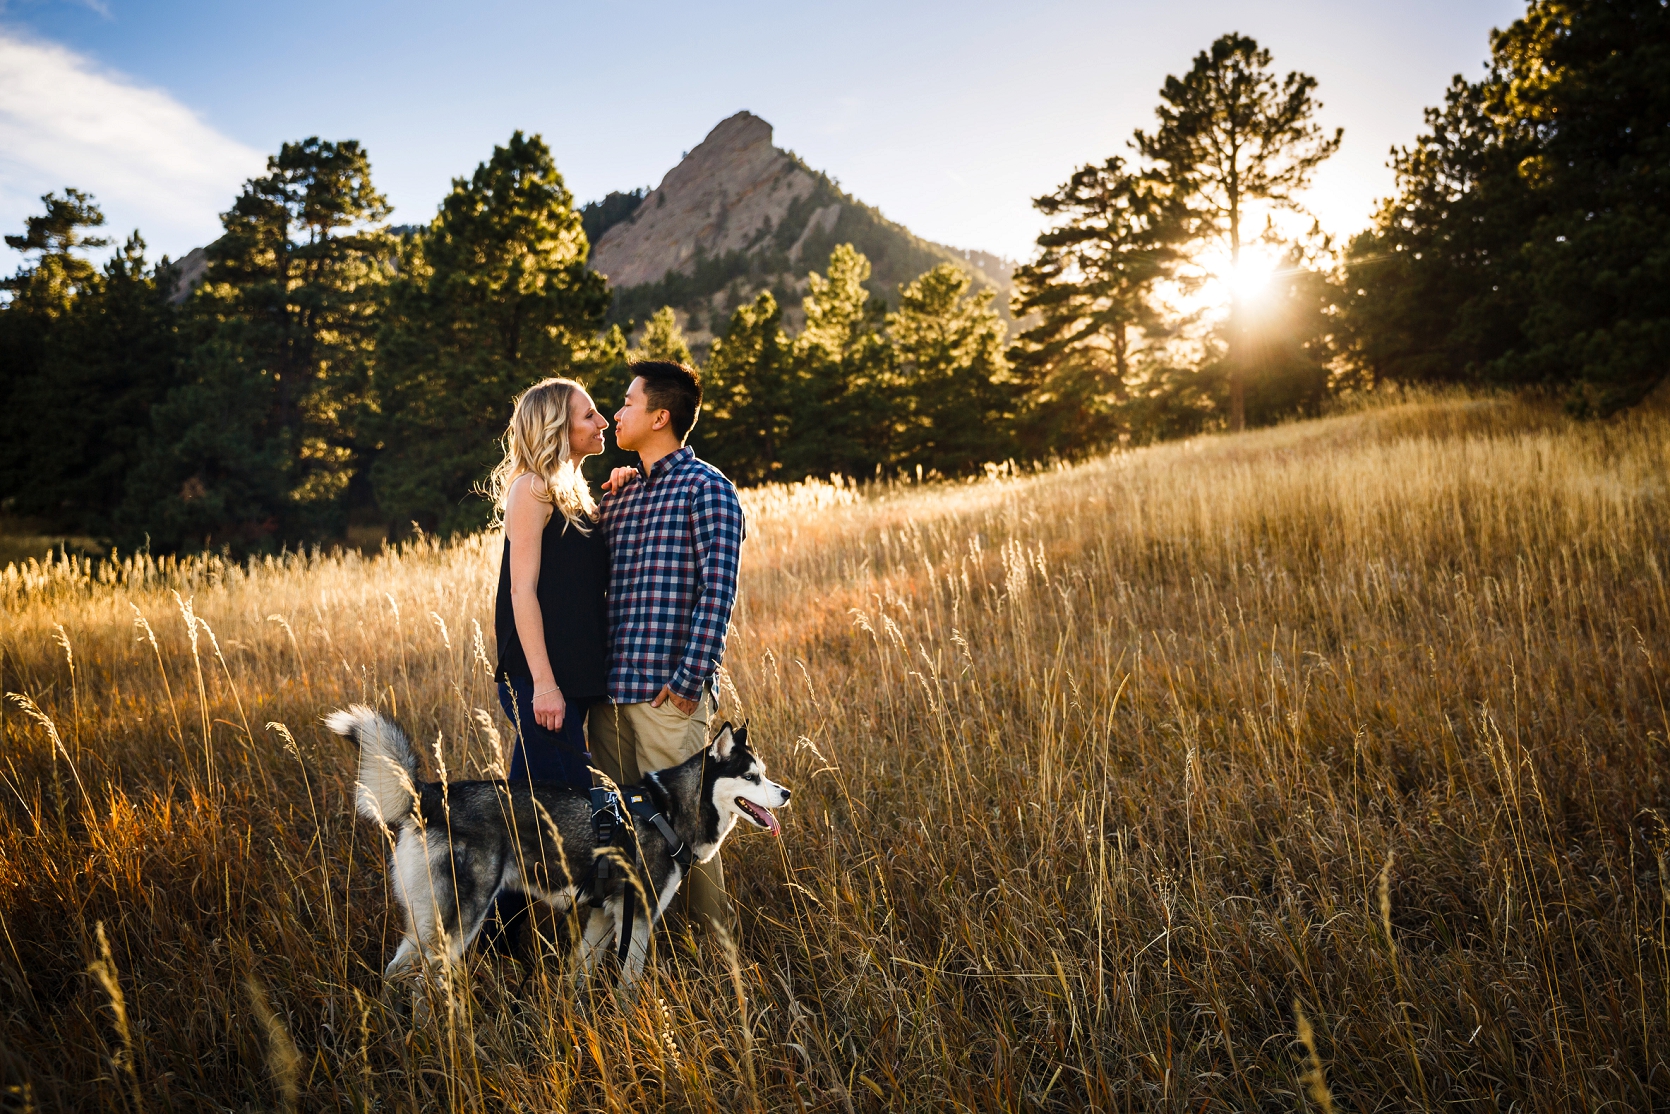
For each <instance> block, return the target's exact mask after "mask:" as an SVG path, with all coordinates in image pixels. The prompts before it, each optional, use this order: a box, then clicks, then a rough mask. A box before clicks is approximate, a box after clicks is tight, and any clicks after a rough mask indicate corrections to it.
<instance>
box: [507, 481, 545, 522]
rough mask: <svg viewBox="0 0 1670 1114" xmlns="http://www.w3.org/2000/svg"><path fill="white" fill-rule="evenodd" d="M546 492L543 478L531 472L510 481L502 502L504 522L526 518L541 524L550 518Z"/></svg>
mask: <svg viewBox="0 0 1670 1114" xmlns="http://www.w3.org/2000/svg"><path fill="white" fill-rule="evenodd" d="M548 490H549V489H548V488H547V487H546V486H545V480H544V478H543V477H541V476H538V475H536V474H535V473H533V472H523V473H522V474H521V475H520V476H517V477H516V478H515V479H514V480H511V481H510V489H509V490H508V491H507V492H506V493H505V500H504V502H505V520H506V522H507V523H508V522H509V521H510V520H511V519H520V518H523V517H525V516H526V517H529V518H533V519H537V520H538V521H539V522H540V523H541V524H543V522H544V520H545V519H547V518H549V517H550V516H551V509H552V508H551V500H550V497H549V495H548Z"/></svg>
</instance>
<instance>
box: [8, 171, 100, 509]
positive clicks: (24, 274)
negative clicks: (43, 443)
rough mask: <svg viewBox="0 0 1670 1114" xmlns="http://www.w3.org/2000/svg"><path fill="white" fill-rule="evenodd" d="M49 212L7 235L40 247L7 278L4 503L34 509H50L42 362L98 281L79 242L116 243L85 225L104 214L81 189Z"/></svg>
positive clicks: (12, 243)
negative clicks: (43, 482) (45, 491)
mask: <svg viewBox="0 0 1670 1114" xmlns="http://www.w3.org/2000/svg"><path fill="white" fill-rule="evenodd" d="M41 203H42V205H43V206H44V207H45V209H46V212H45V213H43V214H42V215H40V216H38V217H29V218H27V219H26V220H25V222H24V232H23V234H22V235H21V236H7V237H6V244H7V246H9V247H11V248H13V249H14V250H16V251H20V252H24V253H27V254H31V255H33V256H34V257H35V258H34V260H33V261H32V262H28V261H26V262H25V263H24V264H23V266H21V267H19V268H18V271H17V273H16V274H15V275H13V276H12V277H11V278H9V279H5V280H0V293H3V295H4V300H3V301H0V404H3V405H0V493H4V498H5V502H4V503H3V504H0V510H5V511H10V512H13V513H35V514H38V513H40V511H41V510H42V509H43V507H42V500H41V499H40V498H38V497H37V492H36V487H37V483H38V480H39V477H40V469H41V468H42V467H47V468H50V467H52V465H51V464H50V463H49V462H47V461H42V460H40V459H39V453H38V450H37V447H36V439H37V436H38V435H39V434H40V433H41V431H42V427H43V424H45V423H47V422H49V421H50V417H49V415H47V414H46V413H44V412H43V411H41V410H40V409H38V405H31V403H30V400H29V396H30V395H31V394H33V393H34V392H36V391H37V390H39V389H40V388H41V387H42V385H43V380H42V376H43V374H44V368H43V362H44V360H45V357H46V350H47V346H48V343H49V341H50V338H51V335H52V333H53V332H54V327H55V325H56V324H57V323H58V322H59V321H60V320H61V319H62V318H63V317H65V316H66V315H67V314H68V313H69V311H70V308H71V306H73V305H74V303H75V300H76V298H78V297H79V296H81V295H82V294H84V293H86V292H87V290H88V289H89V288H91V287H92V286H94V285H96V284H97V280H98V270H97V268H95V267H94V266H93V265H92V264H91V263H89V262H87V261H86V260H85V259H82V258H81V257H80V256H78V255H76V254H75V252H76V251H77V250H86V249H88V248H97V247H104V246H105V245H106V244H108V243H109V241H108V240H105V239H103V238H100V237H90V236H88V235H87V234H86V232H85V230H86V229H90V228H97V227H98V226H100V225H102V224H103V223H104V214H103V213H102V212H100V211H99V207H98V205H97V204H96V203H95V202H94V201H93V199H92V198H91V197H90V196H89V195H87V194H85V193H83V192H81V191H80V190H75V189H69V190H65V191H64V195H63V196H62V197H59V196H58V195H57V194H51V193H49V194H47V195H46V196H44V197H42V198H41Z"/></svg>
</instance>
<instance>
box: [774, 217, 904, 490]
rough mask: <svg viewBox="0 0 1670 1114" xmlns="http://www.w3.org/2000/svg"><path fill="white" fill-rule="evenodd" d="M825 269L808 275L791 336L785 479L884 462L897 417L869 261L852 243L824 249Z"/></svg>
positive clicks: (881, 304)
mask: <svg viewBox="0 0 1670 1114" xmlns="http://www.w3.org/2000/svg"><path fill="white" fill-rule="evenodd" d="M827 271H828V273H827V275H820V274H818V273H817V272H816V271H813V272H812V273H811V274H810V275H809V276H807V284H808V285H807V293H806V296H805V298H803V299H802V300H801V306H802V308H803V310H804V311H805V315H806V327H805V328H804V329H803V330H801V333H800V335H799V336H798V337H796V338H795V341H794V347H793V355H794V366H795V375H794V389H793V391H792V394H791V397H790V406H791V415H790V424H791V426H792V428H793V429H794V437H793V438H792V440H791V441H789V442H788V443H787V444H785V445H784V446H783V448H782V452H781V458H780V460H781V466H782V473H783V477H784V478H785V479H796V480H797V479H801V478H803V477H805V476H809V475H812V476H822V475H828V474H829V473H831V472H841V473H844V474H847V475H853V474H856V473H860V472H863V471H866V470H867V469H868V468H871V467H874V466H875V464H877V463H886V462H889V461H890V460H891V459H892V454H893V452H894V444H893V442H894V439H895V438H894V427H895V425H896V424H897V416H896V415H895V414H894V413H893V408H892V405H891V403H890V401H889V398H888V395H889V389H890V385H891V383H892V381H893V376H894V367H893V364H894V360H893V355H894V353H893V349H892V346H891V345H890V344H889V343H888V340H887V337H886V336H885V335H884V334H883V333H882V331H881V329H882V325H883V322H884V318H885V315H886V312H887V303H886V301H884V300H883V299H881V298H874V297H871V295H870V293H869V292H868V291H867V290H866V289H865V288H864V284H865V283H866V282H868V281H869V279H870V261H869V260H868V259H866V258H865V257H864V254H863V253H862V252H860V251H859V250H858V249H856V248H854V247H853V246H852V245H851V244H837V245H836V246H835V248H834V250H833V251H831V252H830V253H829V266H828V268H827Z"/></svg>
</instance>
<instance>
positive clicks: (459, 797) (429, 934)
mask: <svg viewBox="0 0 1670 1114" xmlns="http://www.w3.org/2000/svg"><path fill="white" fill-rule="evenodd" d="M325 724H326V725H327V726H328V727H329V728H330V729H331V730H332V731H335V732H336V733H337V734H338V735H345V736H347V737H349V738H351V739H353V740H354V741H355V742H357V743H358V744H359V748H360V763H359V784H358V785H357V787H356V791H355V798H356V804H357V807H358V810H359V814H360V815H361V816H363V817H365V818H366V819H368V820H375V821H377V822H378V823H379V824H383V825H385V826H386V827H387V828H388V829H389V830H390V831H391V832H393V833H396V834H395V837H394V853H393V855H392V856H391V857H390V864H389V866H390V873H391V874H393V876H394V892H395V896H396V897H397V898H398V899H399V901H400V904H401V906H402V907H403V908H404V909H405V912H406V938H405V939H404V940H403V941H402V942H401V944H400V948H399V950H398V951H396V952H395V954H394V958H393V959H392V960H390V961H389V965H388V969H387V970H386V971H385V972H384V976H385V977H386V978H390V979H393V978H395V977H396V976H398V975H400V974H401V973H402V972H404V971H405V970H406V968H407V967H409V966H410V965H412V964H413V963H415V962H418V961H423V962H443V963H453V962H456V961H457V960H458V958H459V956H461V955H463V953H464V949H465V948H466V947H467V946H469V943H470V941H471V940H473V939H474V938H475V936H476V933H478V932H480V931H481V926H482V923H483V922H484V921H485V920H486V918H487V914H488V912H489V910H491V909H492V908H493V901H494V899H495V898H496V897H498V895H499V892H500V891H501V890H505V889H515V890H521V891H522V892H524V893H526V894H528V895H529V896H530V897H534V898H537V899H539V900H542V901H545V902H547V903H549V904H550V905H551V906H553V907H554V908H556V909H557V910H559V911H566V910H567V909H568V908H569V907H570V906H572V905H573V904H574V903H575V902H576V901H578V900H585V899H587V898H590V899H591V906H592V907H591V912H590V916H589V917H588V918H586V923H585V930H584V932H583V934H582V939H581V941H580V946H579V952H580V970H581V971H582V972H583V973H587V972H590V970H591V969H592V967H593V966H595V964H596V963H597V960H598V958H599V955H600V953H601V951H602V950H603V947H604V946H605V944H606V943H608V942H611V941H612V942H613V943H614V945H615V946H616V947H617V948H618V947H619V946H620V944H621V933H622V931H623V928H624V927H626V926H623V925H622V924H621V921H622V919H623V911H624V909H625V908H626V907H627V906H628V905H629V904H630V905H632V906H635V907H636V913H635V915H632V916H631V924H630V926H629V931H630V946H629V950H628V951H627V952H626V954H625V962H624V964H623V965H622V968H621V976H620V981H621V985H622V986H623V987H626V986H629V985H630V984H631V983H632V981H633V980H634V979H636V978H637V976H638V974H639V973H640V972H641V971H642V970H643V965H644V956H645V953H646V952H647V950H648V948H649V935H650V931H651V928H652V927H653V922H654V921H657V920H660V918H661V914H662V913H664V912H665V911H666V909H667V906H668V905H669V904H670V903H671V902H672V899H673V895H674V894H676V893H677V892H678V887H679V883H680V882H681V881H683V879H684V874H685V867H684V866H681V865H680V860H683V862H685V863H688V862H689V861H690V860H691V858H692V857H693V858H694V859H695V861H697V862H704V863H705V862H707V861H708V860H709V859H711V858H713V856H715V855H717V854H718V853H719V845H720V843H722V842H724V839H725V836H726V835H728V834H729V833H730V831H731V829H732V828H733V827H734V826H735V825H736V821H737V819H738V818H739V817H740V818H741V819H743V820H746V821H748V823H750V824H752V825H754V826H755V827H757V828H763V829H764V830H766V831H768V832H770V833H772V834H773V835H779V834H781V832H782V828H781V826H780V825H779V824H778V822H777V818H776V817H775V816H773V815H772V814H771V810H772V809H774V808H780V807H782V806H783V805H786V804H788V801H789V791H788V790H787V789H785V788H784V787H783V786H781V785H778V784H777V783H776V782H774V781H770V780H768V779H767V778H766V776H765V763H763V762H761V761H760V759H759V757H758V756H757V755H755V754H754V753H753V752H752V751H751V750H749V749H748V729H747V728H746V727H738V728H734V729H733V728H732V727H731V725H730V724H729V723H727V724H725V725H724V727H722V728H721V729H720V731H719V734H718V736H716V737H715V738H714V740H713V742H712V744H711V745H709V746H708V747H707V748H705V749H703V750H700V751H697V752H696V754H694V755H693V756H691V757H690V758H689V759H688V760H686V761H685V762H684V763H683V764H681V765H678V766H673V767H670V768H668V769H665V770H658V771H656V772H655V773H651V774H647V775H645V777H644V779H643V780H642V781H640V782H638V784H637V785H633V786H622V787H621V792H622V795H623V797H625V798H626V799H627V800H631V799H632V798H633V797H634V796H637V797H638V798H639V800H640V803H639V805H637V806H635V809H634V813H633V814H630V815H629V816H628V819H629V820H630V821H631V823H632V828H631V829H629V830H628V831H626V832H625V834H624V838H623V839H622V840H621V842H620V843H619V844H618V845H617V849H616V851H613V852H605V853H606V854H608V855H609V857H610V860H611V862H612V863H613V864H614V865H613V867H612V869H610V870H609V871H608V872H607V874H608V877H607V880H606V881H604V882H602V883H599V882H597V880H596V877H597V876H596V874H595V873H594V871H593V859H594V856H596V855H597V854H598V852H599V850H600V848H599V847H598V840H597V830H596V828H595V826H594V825H593V822H592V806H591V801H590V799H589V797H588V796H587V794H586V793H584V792H582V791H580V790H576V789H570V788H567V787H565V786H558V785H540V784H537V783H536V784H534V785H532V786H531V787H530V786H528V785H509V784H507V783H505V782H502V781H457V782H452V783H451V784H446V785H443V784H441V783H439V782H422V781H419V780H418V761H417V754H416V753H415V752H414V751H413V749H412V745H411V743H410V742H408V741H407V739H406V736H405V734H404V733H403V732H402V731H401V730H400V728H398V727H396V726H395V725H394V724H393V723H391V722H389V721H388V720H387V719H384V718H383V717H382V716H380V715H378V714H377V713H376V712H375V711H373V710H372V709H370V708H367V707H365V706H364V705H362V704H356V705H353V706H352V707H350V708H349V709H348V710H347V711H337V712H332V713H331V714H330V715H329V716H327V717H325ZM651 808H653V811H654V812H656V813H659V814H660V815H659V817H658V818H656V819H660V820H662V821H663V823H664V825H665V826H663V823H654V824H652V823H648V822H645V819H646V817H647V815H648V810H649V809H651ZM639 810H643V811H639ZM622 811H623V813H624V812H625V809H624V808H623V810H622ZM667 833H671V836H669V835H668V834H667ZM670 838H677V839H678V840H681V841H682V846H680V847H676V848H675V847H673V846H671V844H670V842H669V839H670ZM622 855H623V856H624V859H625V861H626V862H629V863H633V864H635V866H634V868H633V869H632V871H631V874H632V880H629V879H628V877H627V871H626V870H625V869H623V866H622V858H621V856H622ZM634 880H635V881H636V883H637V886H635V887H634V892H633V894H632V900H631V901H630V902H628V900H627V895H626V887H628V886H632V885H633V881H634ZM597 889H601V890H602V893H600V894H599V893H594V892H593V891H594V890H597ZM640 894H641V896H640ZM599 899H601V900H599Z"/></svg>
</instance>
